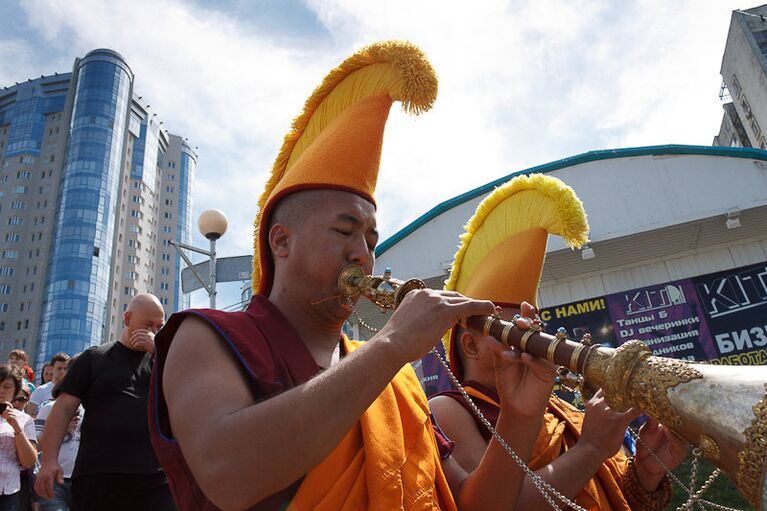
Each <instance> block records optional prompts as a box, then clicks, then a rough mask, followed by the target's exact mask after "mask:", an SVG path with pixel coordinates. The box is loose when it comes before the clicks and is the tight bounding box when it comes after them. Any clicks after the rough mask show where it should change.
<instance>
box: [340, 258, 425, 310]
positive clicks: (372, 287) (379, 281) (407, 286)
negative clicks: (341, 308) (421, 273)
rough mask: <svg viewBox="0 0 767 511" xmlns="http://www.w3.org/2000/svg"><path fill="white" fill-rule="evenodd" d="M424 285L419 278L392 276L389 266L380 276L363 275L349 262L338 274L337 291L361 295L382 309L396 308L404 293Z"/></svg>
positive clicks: (362, 272)
mask: <svg viewBox="0 0 767 511" xmlns="http://www.w3.org/2000/svg"><path fill="white" fill-rule="evenodd" d="M425 287H426V284H424V282H423V281H422V280H419V279H410V280H406V281H402V280H399V279H395V278H393V277H392V276H391V268H386V270H385V271H384V274H383V275H381V276H376V275H365V272H364V270H363V269H362V268H361V267H360V266H357V265H356V264H350V265H347V266H345V267H344V268H343V269H341V272H340V273H339V274H338V291H339V292H340V293H341V295H342V296H345V297H347V298H355V297H357V296H358V295H362V296H364V297H365V298H367V299H368V300H370V301H371V302H373V303H375V304H376V305H378V306H379V307H381V309H383V310H386V309H392V310H393V309H396V308H397V307H399V304H400V303H402V300H403V299H404V298H405V295H406V294H408V293H409V292H410V291H412V290H414V289H424V288H425Z"/></svg>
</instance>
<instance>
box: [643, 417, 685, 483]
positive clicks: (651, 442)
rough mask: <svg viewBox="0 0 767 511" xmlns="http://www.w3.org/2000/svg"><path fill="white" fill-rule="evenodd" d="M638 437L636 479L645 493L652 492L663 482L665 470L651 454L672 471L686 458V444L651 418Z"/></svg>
mask: <svg viewBox="0 0 767 511" xmlns="http://www.w3.org/2000/svg"><path fill="white" fill-rule="evenodd" d="M639 437H640V438H641V439H642V442H637V453H636V456H635V457H634V467H635V468H636V474H637V479H638V480H639V483H640V484H641V485H642V486H643V487H644V489H645V490H646V491H648V492H654V491H655V490H656V489H657V488H658V485H659V484H660V482H661V480H663V476H664V475H665V474H666V469H665V468H664V467H663V466H662V465H661V464H660V463H659V462H658V459H656V458H655V456H653V455H652V453H653V452H654V453H655V455H656V456H657V457H658V458H660V461H662V462H663V464H664V465H666V467H668V468H669V470H673V469H674V468H676V467H677V466H679V464H680V463H682V460H684V458H685V456H687V444H685V443H684V441H682V440H681V439H680V438H679V437H677V436H676V435H675V434H674V433H672V432H671V430H670V429H668V428H667V427H666V426H664V425H663V424H661V423H659V422H658V421H656V420H655V419H653V418H650V419H648V420H647V422H646V423H645V424H644V425H643V426H642V427H641V428H640V429H639ZM648 448H649V449H648Z"/></svg>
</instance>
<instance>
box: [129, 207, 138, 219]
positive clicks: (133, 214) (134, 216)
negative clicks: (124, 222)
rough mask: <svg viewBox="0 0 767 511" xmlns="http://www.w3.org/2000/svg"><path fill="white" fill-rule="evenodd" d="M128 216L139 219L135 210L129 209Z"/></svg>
mask: <svg viewBox="0 0 767 511" xmlns="http://www.w3.org/2000/svg"><path fill="white" fill-rule="evenodd" d="M130 216H131V217H132V218H140V217H141V215H140V214H139V212H138V210H135V209H131V210H130Z"/></svg>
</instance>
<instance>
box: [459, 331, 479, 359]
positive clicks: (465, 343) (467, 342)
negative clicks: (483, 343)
mask: <svg viewBox="0 0 767 511" xmlns="http://www.w3.org/2000/svg"><path fill="white" fill-rule="evenodd" d="M459 342H460V344H461V354H462V355H463V356H464V357H465V358H478V357H479V338H478V337H477V336H476V335H474V333H473V332H471V331H470V330H466V329H463V331H462V332H461V337H460V339H459Z"/></svg>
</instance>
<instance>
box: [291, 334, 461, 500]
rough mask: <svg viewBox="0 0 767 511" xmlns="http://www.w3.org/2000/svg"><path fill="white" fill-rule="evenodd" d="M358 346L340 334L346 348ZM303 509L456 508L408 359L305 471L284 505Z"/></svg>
mask: <svg viewBox="0 0 767 511" xmlns="http://www.w3.org/2000/svg"><path fill="white" fill-rule="evenodd" d="M361 345H362V343H361V342H358V341H349V340H348V339H346V338H345V337H344V347H345V349H346V352H347V353H350V352H352V351H353V350H355V349H356V348H358V347H359V346H361ZM309 509H314V510H318V511H322V510H327V511H338V510H349V511H351V510H357V509H368V510H380V511H388V510H391V509H406V510H424V511H425V510H428V511H433V510H436V509H442V510H455V509H456V506H455V502H454V500H453V497H452V495H451V493H450V489H449V487H448V484H447V480H446V479H445V475H444V473H443V472H442V465H441V462H440V456H439V451H438V448H437V442H436V440H435V438H434V431H433V429H432V424H431V417H430V414H429V407H428V403H427V401H426V396H425V394H424V393H423V390H422V389H421V384H420V383H419V381H418V378H417V377H416V375H415V372H414V371H413V369H412V368H411V367H410V364H407V365H405V367H404V368H403V369H402V370H400V372H399V373H397V375H396V376H395V377H394V379H392V381H391V383H389V385H387V386H386V388H385V389H384V390H383V392H381V394H380V395H379V396H378V398H377V399H376V400H375V401H374V402H373V403H372V404H371V405H370V407H369V408H368V409H367V410H366V411H365V413H364V414H362V417H361V418H360V420H359V422H358V423H357V424H355V426H354V427H352V429H351V430H350V431H349V433H348V434H347V435H346V436H345V437H344V439H343V440H342V441H341V443H340V444H339V445H338V446H337V447H336V448H335V449H334V450H333V451H332V452H331V453H330V454H329V455H328V456H327V457H326V458H325V459H324V460H323V461H322V462H321V463H320V464H319V465H317V466H316V467H314V468H313V469H312V470H310V471H309V473H308V474H307V475H306V477H305V478H304V480H303V482H302V483H301V486H300V487H299V489H298V492H297V493H296V495H295V496H294V497H293V499H292V500H291V502H290V504H289V506H288V510H290V511H292V510H296V511H303V510H309Z"/></svg>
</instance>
